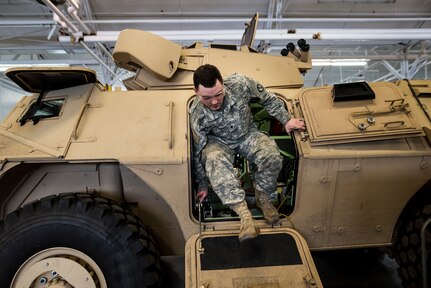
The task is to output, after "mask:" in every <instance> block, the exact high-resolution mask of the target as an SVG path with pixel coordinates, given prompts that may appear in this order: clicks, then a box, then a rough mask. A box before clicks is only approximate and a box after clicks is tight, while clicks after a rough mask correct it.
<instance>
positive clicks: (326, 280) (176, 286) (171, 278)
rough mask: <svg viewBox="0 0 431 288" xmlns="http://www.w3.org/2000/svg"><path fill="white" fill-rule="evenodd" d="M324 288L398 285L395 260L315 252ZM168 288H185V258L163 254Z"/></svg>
mask: <svg viewBox="0 0 431 288" xmlns="http://www.w3.org/2000/svg"><path fill="white" fill-rule="evenodd" d="M312 255H313V259H314V262H315V264H316V267H317V270H318V271H319V275H320V278H321V280H322V283H323V286H324V287H325V288H335V287H336V288H339V287H340V288H341V287H343V288H344V287H350V288H359V287H360V288H374V287H375V288H380V287H385V288H398V287H401V281H400V280H399V278H398V276H397V271H396V270H397V267H398V265H397V264H396V262H395V261H394V260H393V259H391V258H389V257H388V256H387V255H386V254H384V253H382V252H381V251H380V250H378V249H355V250H339V251H319V252H313V253H312ZM162 261H163V265H164V268H165V272H166V273H167V274H168V277H166V280H167V281H166V282H167V283H165V284H166V287H169V288H171V287H172V288H185V285H184V257H182V256H174V257H171V256H169V257H162Z"/></svg>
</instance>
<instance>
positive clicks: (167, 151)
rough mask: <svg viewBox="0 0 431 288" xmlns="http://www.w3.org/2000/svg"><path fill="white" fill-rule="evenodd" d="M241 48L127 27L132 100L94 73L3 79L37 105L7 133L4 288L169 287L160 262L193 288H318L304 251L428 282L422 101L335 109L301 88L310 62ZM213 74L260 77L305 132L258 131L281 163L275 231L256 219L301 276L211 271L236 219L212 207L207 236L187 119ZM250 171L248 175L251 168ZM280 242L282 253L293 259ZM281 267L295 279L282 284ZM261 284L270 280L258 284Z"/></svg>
mask: <svg viewBox="0 0 431 288" xmlns="http://www.w3.org/2000/svg"><path fill="white" fill-rule="evenodd" d="M131 39H133V41H132V40H131ZM231 48H232V47H230V46H218V47H217V48H212V47H203V46H202V45H201V44H199V43H197V44H196V45H194V46H193V47H188V48H181V47H179V46H177V45H176V44H173V43H170V42H168V41H166V40H164V39H162V38H158V37H156V36H154V35H152V34H149V33H147V32H142V31H133V30H126V31H125V32H123V34H121V35H120V38H119V41H118V43H117V46H116V49H115V52H114V57H115V59H116V61H117V64H118V65H119V66H122V67H125V68H127V69H130V70H134V71H136V76H135V77H133V78H130V79H128V80H127V81H125V84H126V86H127V87H128V88H129V89H130V90H131V91H127V92H121V91H106V90H104V89H103V87H102V86H101V85H100V84H99V83H98V82H97V80H96V79H95V77H94V75H93V74H92V72H91V71H89V70H86V69H42V70H40V69H28V70H26V71H25V70H12V71H9V72H8V76H9V77H11V78H12V79H14V81H16V82H17V83H18V84H19V85H20V86H21V87H23V88H24V89H26V90H27V91H30V92H33V95H30V96H26V97H24V98H23V99H22V100H21V101H20V102H19V103H18V104H17V105H16V106H15V108H14V109H13V110H12V111H11V112H10V113H9V115H8V116H7V117H6V118H5V119H4V121H3V122H2V123H1V126H0V147H1V148H0V159H1V171H0V173H1V178H0V187H1V193H0V207H1V210H0V211H1V218H2V219H3V222H2V224H1V225H0V256H1V259H3V261H2V264H1V265H0V268H1V271H2V275H7V276H5V277H3V276H2V279H1V280H0V283H1V284H2V285H1V286H2V287H9V286H11V287H43V286H31V285H35V284H34V283H39V284H38V285H42V284H43V283H54V282H55V281H56V282H55V283H60V284H61V285H63V286H59V287H69V286H67V285H70V286H74V287H108V286H109V287H155V286H157V285H158V284H160V283H161V280H162V278H163V272H162V270H161V265H160V259H159V255H162V256H166V255H183V254H184V253H185V254H186V256H185V259H186V264H185V267H186V270H187V272H186V283H187V287H248V286H234V285H233V284H232V283H235V282H233V281H239V282H237V283H240V284H241V285H246V284H247V283H255V284H256V283H257V284H259V283H267V284H268V283H279V285H281V286H268V287H286V286H283V285H284V284H283V283H296V284H295V285H296V286H297V285H299V284H298V283H305V284H304V285H308V286H304V287H320V286H321V282H320V279H319V276H318V275H317V272H316V269H315V267H314V264H313V263H312V262H313V261H312V258H311V256H310V254H309V250H308V247H309V248H311V249H321V250H327V249H340V248H354V247H393V248H394V252H395V253H394V254H395V256H396V258H397V260H398V262H399V263H400V265H401V271H402V275H403V274H404V275H403V279H404V281H405V282H406V283H408V282H409V283H410V282H411V283H416V285H420V283H421V281H422V280H421V279H422V278H421V267H422V266H421V264H420V249H419V248H418V246H417V237H420V229H421V228H422V224H423V223H424V221H425V220H426V219H427V218H429V217H430V214H431V209H430V208H431V197H430V193H429V189H430V182H429V181H430V179H431V167H430V161H431V147H430V144H429V140H430V138H429V137H428V136H427V135H429V133H428V131H429V128H430V120H429V119H428V118H427V114H426V110H424V107H425V105H421V104H420V103H423V101H422V100H423V98H422V97H421V96H420V95H416V96H414V95H412V93H411V92H410V90H409V89H405V87H404V86H403V85H405V84H404V83H403V82H401V83H399V84H398V86H400V87H401V88H402V89H400V88H399V87H398V86H396V85H394V84H391V83H368V84H369V86H366V89H368V90H367V91H366V92H367V93H368V92H372V94H373V95H371V96H370V95H369V94H367V93H365V97H363V94H361V95H362V96H359V98H358V97H353V98H349V97H348V98H349V99H347V100H346V99H342V100H340V99H338V98H337V97H339V95H338V96H334V94H333V93H334V89H333V87H317V88H310V89H300V88H301V87H302V85H303V82H302V79H301V73H303V72H305V71H306V70H307V69H310V68H311V65H310V58H311V57H308V59H305V60H306V62H300V61H299V59H294V58H293V57H289V56H288V57H281V56H280V57H277V56H270V55H263V54H259V53H253V51H252V50H251V49H250V48H249V47H247V46H243V47H241V49H240V50H239V51H234V50H231ZM307 56H308V54H307ZM303 60H304V59H303ZM204 63H212V64H215V65H217V66H218V67H219V69H220V70H221V72H222V74H223V75H229V74H230V73H233V72H238V73H242V74H245V75H248V76H251V77H253V78H255V79H256V80H258V81H260V82H261V83H262V84H263V85H265V86H266V87H267V88H268V89H270V90H271V91H273V92H275V93H276V94H277V95H278V96H279V97H280V99H282V100H283V101H285V103H286V106H287V108H288V109H289V111H290V112H291V113H292V114H294V115H295V116H298V117H304V119H305V122H306V125H307V131H305V132H294V133H292V135H285V133H283V132H280V131H277V129H276V126H277V125H276V124H277V123H275V122H276V121H275V120H274V119H266V120H265V121H266V122H265V121H263V122H262V127H263V128H262V129H266V128H264V126H265V127H266V126H268V125H269V126H268V127H269V128H267V129H268V132H269V133H270V134H271V135H272V137H274V139H276V141H277V143H278V144H279V146H280V150H281V153H282V155H283V156H285V166H284V168H283V169H284V170H283V171H284V172H283V173H284V174H283V175H281V176H280V179H281V180H280V185H279V186H280V187H279V190H278V191H277V193H275V194H274V203H276V204H277V207H278V208H279V211H280V213H281V215H282V220H281V224H280V226H277V227H270V226H268V225H267V224H265V222H264V220H263V219H262V217H261V215H260V214H259V211H258V210H257V209H255V210H254V212H255V215H256V219H257V221H258V223H259V225H260V226H261V228H262V230H263V231H264V233H263V236H265V237H270V238H271V237H273V239H279V238H277V237H291V238H292V239H294V242H295V243H296V246H297V248H295V251H296V252H295V253H297V254H298V255H299V258H298V259H300V260H299V262H298V263H300V264H298V263H294V264H292V263H285V262H283V261H284V260H280V261H281V262H277V261H275V260H274V261H273V260H268V263H267V264H268V265H267V266H266V267H267V268H265V267H263V266H260V265H258V264H254V265H251V264H250V265H249V266H247V265H245V266H241V265H239V266H235V267H233V268H232V267H227V268H226V271H224V269H223V267H221V266H217V267H216V266H214V267H215V268H214V267H213V266H211V265H210V264H208V261H207V260H205V257H210V256H208V255H212V254H211V253H214V251H211V248H208V247H205V246H209V247H212V246H211V244H206V243H218V242H217V241H218V240H217V241H216V240H214V239H217V237H221V238H220V239H222V238H223V237H225V238H226V239H228V238H229V237H230V236H232V235H235V233H237V231H238V229H239V221H238V220H237V218H236V217H235V216H233V215H230V214H226V209H225V208H226V207H223V205H221V203H220V201H218V200H217V199H214V198H211V197H210V199H209V200H208V202H206V203H204V205H203V207H201V208H202V211H201V213H200V215H201V217H202V219H201V220H202V224H201V225H199V217H198V214H199V213H198V208H197V206H196V205H195V198H194V194H195V191H194V187H193V184H192V183H193V181H192V179H191V159H190V158H191V156H190V155H191V149H192V148H191V135H190V128H189V116H188V108H189V105H190V101H191V100H192V98H193V97H194V92H193V88H192V75H193V71H194V70H195V69H196V68H197V67H199V65H201V64H204ZM41 79H43V80H41ZM427 85H428V84H427ZM47 87H48V88H47ZM428 87H429V86H428ZM349 89H356V87H353V88H352V87H349ZM358 89H359V90H361V89H364V86H362V84H361V85H360V86H359V88H358ZM360 92H362V91H360ZM355 93H356V90H354V92H351V93H347V96H352V95H354V94H355ZM340 97H342V96H340ZM361 97H362V98H361ZM38 98H39V100H37V99H38ZM421 101H422V102H421ZM32 105H33V106H32ZM35 105H36V106H35ZM31 107H36V108H31ZM32 109H33V110H34V111H33V110H32ZM253 109H256V111H259V107H254V108H253ZM29 110H31V111H30V112H29ZM32 111H33V112H32ZM47 115H48V116H47ZM255 115H256V118H258V116H259V115H260V114H259V112H256V113H255ZM264 118H265V117H264ZM240 162H241V161H240ZM239 169H241V170H242V171H243V172H244V174H243V175H248V172H249V171H248V170H247V165H245V164H242V165H241V166H240V167H239ZM242 180H243V181H244V183H246V182H247V181H246V179H245V178H244V179H242ZM248 198H251V199H248V200H249V201H250V203H251V204H250V205H251V207H253V204H252V203H253V199H252V198H253V197H248ZM411 226H414V228H412V227H411ZM287 227H289V228H292V229H293V230H290V229H288V228H287ZM409 227H410V228H409ZM200 228H202V230H203V231H202V235H201V236H197V235H198V234H199V231H200ZM280 235H288V236H280ZM263 236H262V237H263ZM428 236H429V235H428ZM262 237H260V236H259V237H258V238H257V239H264V238H262ZM274 237H275V238H274ZM403 237H407V238H408V239H407V240H405V239H404V238H403ZM413 238H414V239H413ZM280 239H281V238H280ZM283 239H284V238H283ZM304 239H305V240H304ZM412 239H413V240H412ZM415 239H416V240H415ZM187 241H189V242H188V244H187V246H186V242H187ZM259 241H263V240H259ZM274 241H275V240H274ZM427 241H428V243H429V241H430V239H429V237H428V238H427ZM275 243H276V244H274V246H273V247H272V249H275V250H276V251H277V249H278V250H279V251H283V249H287V248H286V246H283V245H286V244H285V243H282V242H275ZM256 245H257V247H260V248H258V250H259V249H261V248H262V249H264V247H266V246H265V245H264V244H262V243H260V244H256ZM185 247H186V248H185ZM214 247H216V248H214V249H220V247H218V246H214ZM201 248H204V249H205V251H204V252H203V253H204V255H206V256H202V255H201V254H199V253H200V252H202V250H201ZM208 249H209V250H208ZM265 249H266V248H265ZM222 250H223V249H221V251H220V253H221V255H222V253H223V252H222ZM235 251H237V250H235ZM259 251H265V250H259ZM411 251H412V252H411ZM205 253H207V254H205ZM226 253H227V252H226ZM280 253H281V252H280ZM231 254H232V253H231ZM406 254H408V255H407V256H406ZM231 256H232V257H234V255H231ZM286 258H288V257H286ZM407 258H408V259H407ZM412 258H415V259H412ZM209 259H211V258H209ZM227 259H230V260H232V259H233V258H227ZM283 259H285V258H283ZM202 261H203V262H202ZM205 261H207V262H205ZM210 262H211V261H210ZM227 262H228V261H227ZM227 262H226V264H227ZM202 263H203V264H202ZM205 263H206V264H205ZM219 264H220V263H219ZM202 265H203V266H202ZM205 265H206V266H205ZM208 265H210V266H208ZM214 265H215V264H214ZM52 267H54V268H52ZM65 267H66V268H65ZM205 267H207V268H208V267H213V268H214V269H212V268H211V269H206V268H205ZM268 267H273V268H274V269H273V270H271V268H268ZM68 269H69V270H68ZM71 270H73V271H75V272H73V273H72V272H70V273H69V272H67V271H71ZM270 270H271V271H275V270H277V271H278V272H277V273H275V276H274V274H271V273H269V274H268V273H267V271H270ZM283 271H284V272H285V273H289V274H288V275H296V276H297V277H299V278H297V279H296V278H295V280H294V279H293V278H289V277H287V278H288V279H285V278H283V277H282V276H281V275H282V274H283ZM287 271H289V272H287ZM256 273H257V274H256ZM259 273H260V274H259ZM415 273H416V274H415ZM270 274H271V275H273V276H271V277H273V278H271V277H270ZM414 274H415V275H414ZM220 275H228V276H226V277H227V278H226V279H221V278H220ZM253 275H255V276H256V275H260V276H259V277H260V278H259V279H261V280H256V279H254V280H253V281H258V282H250V281H252V280H250V279H252V278H253ZM277 275H279V276H277ZM286 275H287V274H286ZM256 277H257V276H256ZM274 277H275V278H274ZM82 279H87V280H82ZM232 279H236V280H232ZM262 279H263V280H262ZM271 279H272V280H271ZM298 279H299V280H298ZM44 281H46V282H44ZM82 281H84V282H82ZM241 281H242V282H241ZM259 281H267V282H259ZM271 281H272V282H271ZM283 281H293V282H283ZM295 281H299V282H295ZM304 281H305V282H304ZM11 283H12V284H11ZM32 283H33V284H32ZM41 283H42V284H41ZM88 283H90V284H88ZM280 283H281V284H280ZM60 284H58V285H60ZM84 284H85V285H87V284H88V286H84ZM240 284H238V285H240ZM205 285H207V286H205ZM262 285H263V284H262ZM274 285H275V284H274ZM313 285H314V286H313ZM259 287H260V286H259ZM262 287H263V286H262ZM301 287H302V286H301Z"/></svg>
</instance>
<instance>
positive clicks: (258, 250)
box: [185, 228, 322, 288]
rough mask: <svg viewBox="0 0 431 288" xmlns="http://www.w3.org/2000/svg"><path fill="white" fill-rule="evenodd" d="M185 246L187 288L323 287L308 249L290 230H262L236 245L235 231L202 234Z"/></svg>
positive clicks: (299, 236)
mask: <svg viewBox="0 0 431 288" xmlns="http://www.w3.org/2000/svg"><path fill="white" fill-rule="evenodd" d="M200 243H201V242H200V239H199V235H194V236H192V237H191V238H190V239H189V240H188V241H187V244H186V259H185V262H186V263H185V267H186V277H185V278H186V287H190V288H191V287H197V288H201V287H205V288H210V287H219V288H221V287H233V288H239V287H265V288H267V287H269V288H281V287H322V283H321V281H320V278H319V275H318V274H317V270H316V267H315V265H314V262H313V259H312V257H311V254H310V252H309V249H308V246H307V244H306V242H305V240H304V238H302V237H301V235H299V234H298V232H296V231H295V230H292V229H290V228H268V229H262V231H261V235H259V236H258V237H257V238H255V239H252V240H249V241H248V242H245V243H241V244H240V243H239V241H238V234H237V232H235V231H217V232H215V231H212V232H204V233H203V237H202V246H203V248H204V252H203V254H202V253H199V246H200Z"/></svg>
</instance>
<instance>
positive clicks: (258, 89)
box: [257, 84, 265, 92]
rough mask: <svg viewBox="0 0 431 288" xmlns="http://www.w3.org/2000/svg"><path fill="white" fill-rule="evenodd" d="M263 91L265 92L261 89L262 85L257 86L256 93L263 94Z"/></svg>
mask: <svg viewBox="0 0 431 288" xmlns="http://www.w3.org/2000/svg"><path fill="white" fill-rule="evenodd" d="M263 90H265V88H263V86H262V85H260V84H257V91H259V92H263Z"/></svg>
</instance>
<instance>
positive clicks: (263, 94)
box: [244, 76, 291, 126]
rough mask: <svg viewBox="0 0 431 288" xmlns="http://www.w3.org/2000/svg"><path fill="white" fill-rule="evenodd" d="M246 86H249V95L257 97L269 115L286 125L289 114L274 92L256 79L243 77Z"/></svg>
mask: <svg viewBox="0 0 431 288" xmlns="http://www.w3.org/2000/svg"><path fill="white" fill-rule="evenodd" d="M244 78H245V79H246V81H247V86H248V87H249V90H250V93H251V97H257V98H259V100H260V104H262V105H263V107H264V108H265V110H266V111H267V112H268V114H269V115H271V116H273V117H275V119H277V120H278V121H279V122H280V123H281V124H283V126H284V125H286V123H287V121H289V120H290V118H291V116H290V114H289V112H287V110H286V108H285V107H284V103H283V101H281V100H280V99H278V98H277V96H275V94H274V93H272V92H269V91H268V90H266V88H265V87H263V85H261V84H260V83H259V82H257V81H256V80H254V79H252V78H249V77H245V76H244Z"/></svg>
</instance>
